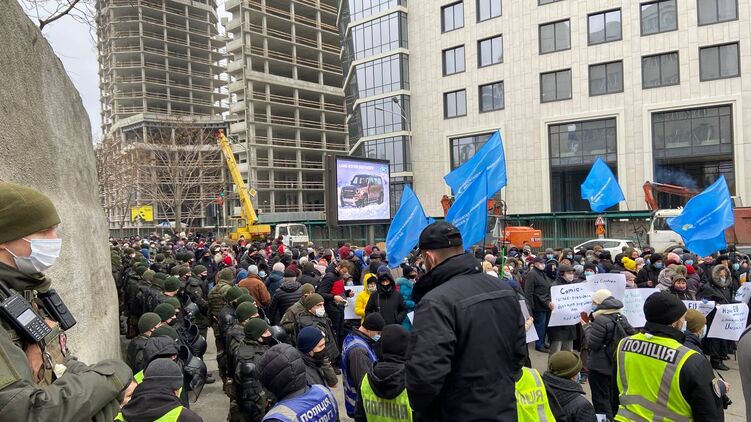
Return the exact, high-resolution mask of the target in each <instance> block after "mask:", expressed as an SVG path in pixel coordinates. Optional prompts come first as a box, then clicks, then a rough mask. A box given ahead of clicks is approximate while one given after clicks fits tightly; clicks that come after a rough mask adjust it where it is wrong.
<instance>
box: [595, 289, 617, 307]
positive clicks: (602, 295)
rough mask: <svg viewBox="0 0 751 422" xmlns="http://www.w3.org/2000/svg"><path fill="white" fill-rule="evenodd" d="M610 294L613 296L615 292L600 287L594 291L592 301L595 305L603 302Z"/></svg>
mask: <svg viewBox="0 0 751 422" xmlns="http://www.w3.org/2000/svg"><path fill="white" fill-rule="evenodd" d="M610 296H613V293H612V292H611V291H610V290H608V289H600V290H598V291H596V292H594V293H592V303H594V304H595V305H600V304H602V302H603V301H605V299H607V298H609V297H610Z"/></svg>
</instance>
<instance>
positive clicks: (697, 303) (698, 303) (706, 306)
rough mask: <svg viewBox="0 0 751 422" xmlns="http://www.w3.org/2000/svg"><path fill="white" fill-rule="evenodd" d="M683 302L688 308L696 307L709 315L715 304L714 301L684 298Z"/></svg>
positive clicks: (705, 314)
mask: <svg viewBox="0 0 751 422" xmlns="http://www.w3.org/2000/svg"><path fill="white" fill-rule="evenodd" d="M683 304H685V305H686V308H688V309H696V310H697V311H699V312H701V313H702V314H704V316H707V315H709V313H710V312H712V311H713V310H714V305H715V303H714V301H710V302H706V303H705V302H704V301H703V300H684V301H683Z"/></svg>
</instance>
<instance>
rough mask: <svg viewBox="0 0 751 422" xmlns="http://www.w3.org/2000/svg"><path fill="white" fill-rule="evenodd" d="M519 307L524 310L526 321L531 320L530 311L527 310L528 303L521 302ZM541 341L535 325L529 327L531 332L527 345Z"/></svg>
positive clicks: (528, 333) (528, 334) (523, 314)
mask: <svg viewBox="0 0 751 422" xmlns="http://www.w3.org/2000/svg"><path fill="white" fill-rule="evenodd" d="M519 306H521V308H522V316H523V317H524V321H526V320H528V319H529V309H527V301H525V300H520V301H519ZM539 339H540V336H539V335H538V334H537V329H536V328H535V326H534V325H532V326H531V327H529V330H527V343H532V342H533V341H537V340H539Z"/></svg>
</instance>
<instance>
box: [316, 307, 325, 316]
mask: <svg viewBox="0 0 751 422" xmlns="http://www.w3.org/2000/svg"><path fill="white" fill-rule="evenodd" d="M316 316H317V317H318V318H323V317H324V316H326V310H325V309H323V308H318V309H316Z"/></svg>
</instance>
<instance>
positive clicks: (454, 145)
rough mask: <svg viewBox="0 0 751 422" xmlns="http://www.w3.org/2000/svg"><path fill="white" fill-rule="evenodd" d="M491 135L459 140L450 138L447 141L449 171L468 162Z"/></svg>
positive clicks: (485, 134) (464, 137)
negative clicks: (449, 160) (449, 149)
mask: <svg viewBox="0 0 751 422" xmlns="http://www.w3.org/2000/svg"><path fill="white" fill-rule="evenodd" d="M492 135H493V132H489V133H481V134H479V135H472V136H462V137H461V138H451V139H450V140H449V146H450V147H451V170H453V169H455V168H457V167H459V166H460V165H462V164H464V163H466V162H467V161H469V159H470V158H472V156H474V155H475V153H476V152H477V151H479V150H480V148H482V146H483V145H485V142H487V141H488V138H490V137H491V136H492Z"/></svg>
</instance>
